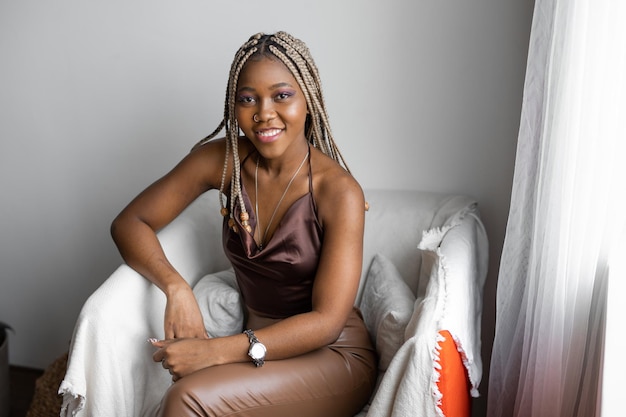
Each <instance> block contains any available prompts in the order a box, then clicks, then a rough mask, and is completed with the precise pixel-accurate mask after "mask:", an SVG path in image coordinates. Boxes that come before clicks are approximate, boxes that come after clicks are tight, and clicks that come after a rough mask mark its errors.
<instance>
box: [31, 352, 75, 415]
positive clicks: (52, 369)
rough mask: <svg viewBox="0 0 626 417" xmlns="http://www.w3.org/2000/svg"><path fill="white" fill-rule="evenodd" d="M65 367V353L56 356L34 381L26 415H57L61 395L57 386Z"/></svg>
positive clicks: (61, 398) (61, 379) (59, 409)
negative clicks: (31, 398) (33, 388)
mask: <svg viewBox="0 0 626 417" xmlns="http://www.w3.org/2000/svg"><path fill="white" fill-rule="evenodd" d="M66 369H67V353H65V354H64V355H63V356H61V357H59V358H57V359H56V360H55V361H54V362H52V364H51V365H50V366H49V367H48V369H46V370H45V371H44V373H43V375H41V376H40V377H39V378H37V381H35V393H34V395H33V400H32V402H31V404H30V407H29V409H28V412H27V413H26V417H58V416H59V414H60V412H61V404H62V402H63V397H61V396H60V395H59V394H58V391H59V386H60V385H61V381H63V377H64V376H65V371H66Z"/></svg>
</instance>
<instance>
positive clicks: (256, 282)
mask: <svg viewBox="0 0 626 417" xmlns="http://www.w3.org/2000/svg"><path fill="white" fill-rule="evenodd" d="M246 159H247V157H246ZM244 162H245V160H244ZM242 165H243V162H242ZM308 166H309V192H308V193H307V194H305V195H303V196H302V197H300V198H299V199H297V200H296V201H295V202H294V203H293V205H292V206H291V207H290V208H289V209H288V210H287V212H286V213H285V215H284V216H283V218H282V219H281V221H280V223H279V225H278V227H277V229H276V231H275V232H274V234H273V235H272V236H271V238H270V240H269V241H268V242H266V243H265V246H264V247H263V249H260V248H259V247H258V246H257V244H256V241H255V240H254V237H253V235H252V234H251V233H248V232H247V231H246V230H245V229H244V228H243V227H242V226H241V222H240V221H239V213H240V209H239V204H235V210H234V218H235V221H236V222H237V225H238V231H239V232H238V233H235V232H234V231H233V230H231V229H230V228H229V227H228V216H226V217H225V218H224V224H223V233H222V243H223V246H224V252H225V253H226V256H227V257H228V259H229V260H230V262H231V263H232V265H233V269H234V270H235V275H236V277H237V283H238V284H239V289H240V290H241V294H242V297H243V300H244V303H245V304H246V305H247V306H248V307H249V308H250V309H252V310H254V311H255V312H256V313H259V314H261V315H263V316H266V317H269V318H279V319H280V318H286V317H289V316H292V315H295V314H299V313H304V312H308V311H311V309H312V304H311V303H312V301H311V299H312V292H313V281H314V279H315V274H316V272H317V265H318V263H319V258H320V252H321V247H322V239H323V234H324V231H323V230H322V227H321V226H320V223H319V221H318V218H317V208H316V206H315V201H314V199H313V185H312V184H313V183H312V178H311V156H310V153H309V158H308ZM241 189H242V195H243V200H244V204H245V206H246V210H247V211H248V213H249V216H250V220H249V223H250V226H252V230H253V231H254V229H255V227H256V213H255V212H254V210H253V209H252V205H251V203H250V199H249V197H248V194H247V193H246V190H245V188H244V186H243V184H242V185H241Z"/></svg>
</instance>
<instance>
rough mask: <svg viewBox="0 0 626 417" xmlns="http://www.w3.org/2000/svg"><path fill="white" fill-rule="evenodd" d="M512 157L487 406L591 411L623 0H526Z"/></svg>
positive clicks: (623, 148) (620, 191)
mask: <svg viewBox="0 0 626 417" xmlns="http://www.w3.org/2000/svg"><path fill="white" fill-rule="evenodd" d="M516 158H517V159H516V164H515V175H514V182H513V190H512V200H511V209H510V213H509V221H508V225H507V232H506V238H505V242H504V249H503V254H502V259H501V266H500V273H499V279H498V290H497V301H496V302H497V307H496V335H495V340H494V346H493V352H492V360H491V368H490V380H489V398H488V412H487V414H488V416H490V417H513V416H533V417H541V416H546V417H559V416H563V417H565V416H567V417H572V416H577V417H578V416H580V417H583V416H584V417H589V416H594V415H600V406H599V404H600V397H601V395H600V394H601V390H600V389H599V386H600V381H601V377H602V372H601V370H602V356H603V348H604V347H603V340H604V321H605V314H606V308H605V306H606V294H607V286H608V285H609V283H608V276H609V254H610V253H611V251H612V250H614V248H615V247H617V244H618V243H619V242H620V239H621V240H622V241H623V239H625V238H626V234H625V233H624V224H625V221H624V218H625V217H626V199H625V196H626V1H624V0H613V1H611V0H569V1H560V0H536V1H535V12H534V17H533V26H532V30H531V39H530V47H529V56H528V66H527V72H526V82H525V86H524V100H523V105H522V116H521V123H520V131H519V138H518V148H517V157H516ZM622 256H625V257H626V253H625V254H623V255H622ZM611 279H616V277H615V276H614V274H613V275H611ZM620 279H621V280H623V279H626V277H620ZM623 295H624V296H626V294H623ZM624 304H626V300H625V302H624ZM624 304H623V305H624ZM625 312H626V310H624V307H622V313H624V316H626V313H625ZM609 331H610V330H609ZM605 366H611V364H605ZM602 411H603V414H604V415H610V414H609V413H608V411H609V410H602ZM616 411H618V410H616ZM605 412H606V413H605Z"/></svg>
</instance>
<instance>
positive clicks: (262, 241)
mask: <svg viewBox="0 0 626 417" xmlns="http://www.w3.org/2000/svg"><path fill="white" fill-rule="evenodd" d="M309 152H310V151H307V153H306V155H304V159H302V162H300V165H299V166H298V169H296V172H294V173H293V175H292V176H291V179H290V180H289V182H288V183H287V186H286V187H285V191H283V195H281V196H280V199H279V200H278V203H276V207H274V211H273V212H272V216H271V217H270V220H269V222H267V226H265V231H264V232H263V235H262V236H261V219H260V217H259V160H260V159H261V158H260V156H257V158H256V168H255V169H254V199H255V202H254V209H255V212H256V230H255V232H254V233H255V234H256V233H257V231H258V232H259V237H258V239H259V240H258V241H257V246H258V247H259V249H263V245H265V238H266V237H267V232H268V230H269V229H270V226H271V225H272V222H273V221H274V217H275V216H276V212H277V211H278V207H280V203H282V202H283V200H284V199H285V196H286V195H287V191H288V190H289V187H291V184H292V183H293V181H294V180H295V179H296V176H297V175H298V172H300V170H301V169H302V167H303V166H304V163H305V162H306V160H307V158H308V157H309Z"/></svg>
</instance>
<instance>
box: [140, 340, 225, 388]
mask: <svg viewBox="0 0 626 417" xmlns="http://www.w3.org/2000/svg"><path fill="white" fill-rule="evenodd" d="M210 342H211V340H210V339H168V340H155V339H150V343H152V346H154V347H156V348H158V350H157V351H156V352H155V353H154V355H152V358H153V359H154V361H155V362H161V365H162V366H163V368H164V369H166V370H168V371H169V373H170V374H171V375H172V380H174V381H178V380H179V379H180V378H182V377H184V376H187V375H189V374H191V373H193V372H195V371H198V370H200V369H203V368H207V367H209V366H212V365H214V363H211V361H210V360H209V358H210V355H208V354H207V352H208V351H209V349H208V346H207V344H209V343H210Z"/></svg>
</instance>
